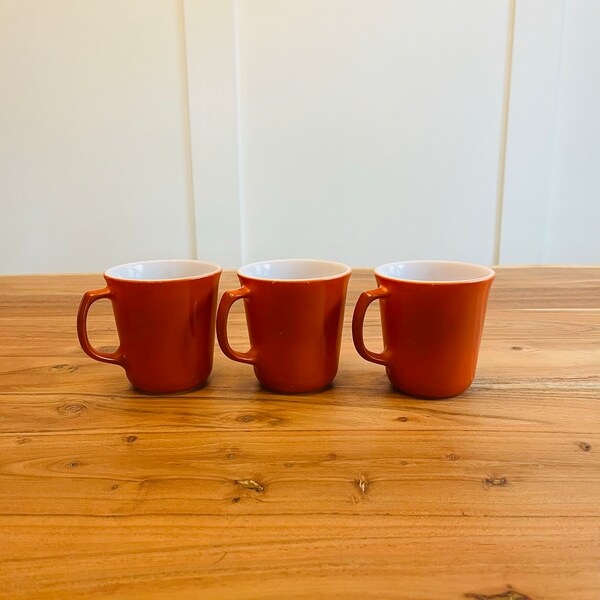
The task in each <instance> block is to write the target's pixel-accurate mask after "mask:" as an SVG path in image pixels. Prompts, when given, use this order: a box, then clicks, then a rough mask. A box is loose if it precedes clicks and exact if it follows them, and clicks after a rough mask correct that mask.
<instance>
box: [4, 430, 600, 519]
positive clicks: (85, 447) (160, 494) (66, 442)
mask: <svg viewBox="0 0 600 600" xmlns="http://www.w3.org/2000/svg"><path fill="white" fill-rule="evenodd" d="M598 448H600V435H599V434H590V433H586V432H581V433H579V434H576V433H570V434H566V433H533V432H526V433H514V432H507V431H501V432H494V431H480V432H474V431H461V430H460V429H459V428H458V427H454V428H452V429H449V430H447V431H445V432H443V433H440V432H438V431H413V432H411V431H407V432H404V433H403V434H402V435H398V434H397V433H396V432H373V431H361V432H360V434H356V433H354V432H352V433H349V432H336V431H325V432H304V431H297V432H293V433H291V434H290V432H278V431H275V430H274V431H272V432H269V434H268V435H265V433H264V432H263V431H257V432H243V433H242V432H228V431H225V432H217V431H208V432H194V431H187V432H186V433H185V435H184V436H178V435H173V434H172V433H155V432H152V433H148V434H142V433H140V434H135V433H131V434H126V435H122V434H93V433H89V432H85V433H83V434H79V433H76V434H71V433H68V434H61V435H51V434H28V435H27V436H23V435H4V436H0V456H2V457H3V462H2V465H1V466H0V514H5V515H8V514H15V515H16V514H35V515H44V514H56V515H61V514H75V515H130V514H178V515H181V514H230V515H236V514H271V515H272V514H287V513H291V514H313V513H316V514H331V513H342V514H353V513H355V512H356V511H357V510H359V511H360V514H381V515H385V514H394V515H462V514H466V515H479V516H485V515H497V516H501V515H504V516H506V515H509V516H534V515H537V516H539V515H543V516H552V515H554V516H557V517H558V516H568V515H586V516H600V502H599V501H598V498H600V453H599V452H598ZM240 482H242V483H240ZM243 482H256V485H255V484H253V483H243ZM361 482H363V483H362V484H361ZM361 485H362V487H361ZM441 499H443V501H441ZM357 505H359V506H357Z"/></svg>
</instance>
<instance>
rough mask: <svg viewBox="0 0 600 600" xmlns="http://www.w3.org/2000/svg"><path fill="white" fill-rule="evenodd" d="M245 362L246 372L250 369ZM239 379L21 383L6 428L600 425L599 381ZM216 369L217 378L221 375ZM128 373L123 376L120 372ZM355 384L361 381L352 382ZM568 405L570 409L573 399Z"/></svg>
mask: <svg viewBox="0 0 600 600" xmlns="http://www.w3.org/2000/svg"><path fill="white" fill-rule="evenodd" d="M242 371H243V372H242ZM220 375H222V376H223V377H225V376H228V377H229V378H230V379H229V381H230V382H231V383H232V384H233V385H231V387H225V386H223V385H221V386H216V384H215V386H212V385H210V386H207V387H206V388H204V389H202V390H196V391H194V392H190V393H188V394H178V395H173V396H161V397H153V398H148V397H147V396H144V395H142V394H138V393H136V392H135V391H134V390H132V389H129V388H128V387H127V386H126V385H125V384H123V382H122V381H120V380H119V381H115V387H117V386H120V387H121V388H123V390H122V391H121V392H119V391H115V392H114V393H113V394H109V393H105V392H103V391H102V390H101V389H100V390H99V391H98V392H97V393H94V392H87V393H86V392H78V391H77V390H74V391H73V392H70V393H69V392H65V393H35V392H33V393H26V392H23V393H18V394H17V393H15V394H8V393H7V394H4V395H2V396H1V398H0V435H3V434H17V433H20V434H23V435H25V436H26V435H28V434H29V433H42V432H54V433H68V432H86V433H119V432H121V433H135V434H139V433H142V432H143V433H152V432H169V431H170V432H173V433H178V432H179V433H183V432H188V431H199V430H201V431H223V430H225V431H226V430H230V431H236V432H243V431H264V432H271V431H354V430H357V429H358V430H360V431H395V432H398V433H400V434H403V433H404V432H407V431H422V430H429V431H442V432H443V431H445V430H447V429H448V428H452V427H459V428H460V429H461V430H462V431H467V430H472V431H478V430H486V431H519V432H525V431H537V432H552V431H561V432H573V433H578V432H582V431H585V432H589V433H600V402H599V394H598V390H597V388H596V387H594V386H593V385H590V386H588V387H583V386H582V387H569V386H565V387H562V388H561V387H558V386H554V385H551V384H550V383H547V385H541V384H540V385H538V386H532V387H530V388H526V387H523V386H519V385H517V384H506V385H504V386H500V385H495V386H490V387H485V384H481V385H480V384H477V385H475V386H474V387H473V388H471V390H469V391H468V392H467V393H465V394H463V395H462V396H461V397H460V398H456V399H454V400H446V401H436V402H431V401H429V400H419V399H415V398H409V397H406V396H403V395H401V394H398V393H397V392H395V391H394V390H392V389H391V388H390V387H389V386H388V385H387V384H386V380H385V379H384V378H383V379H382V376H381V373H378V372H375V371H374V372H373V373H371V374H370V375H369V377H368V378H367V377H363V378H362V385H363V387H362V388H360V389H357V388H355V391H354V394H350V393H346V394H344V393H343V392H344V388H343V387H342V384H343V381H344V377H343V376H340V379H339V381H341V382H342V383H337V384H336V386H335V387H334V388H332V389H330V390H327V391H325V392H322V393H320V394H312V395H302V396H285V395H276V394H272V393H271V392H267V391H264V390H261V389H259V388H258V386H257V385H256V384H255V383H254V381H253V379H251V375H250V374H249V373H248V372H247V370H246V369H240V373H239V375H238V376H237V377H235V378H234V377H233V376H232V375H231V374H225V373H221V374H220ZM220 375H219V373H217V374H216V375H215V381H216V380H218V379H219V378H220ZM117 377H120V376H117ZM348 385H352V384H351V383H349V384H348ZM567 406H568V410H565V407H567Z"/></svg>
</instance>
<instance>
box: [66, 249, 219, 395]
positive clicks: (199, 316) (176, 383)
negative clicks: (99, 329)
mask: <svg viewBox="0 0 600 600" xmlns="http://www.w3.org/2000/svg"><path fill="white" fill-rule="evenodd" d="M221 270H222V269H221V267H220V266H219V265H216V264H214V263H209V262H203V261H198V260H152V261H145V262H137V263H129V264H126V265H119V266H117V267H112V268H111V269H108V270H107V271H106V272H105V273H104V279H105V280H106V287H105V288H102V289H101V290H93V291H89V292H86V293H85V294H84V295H83V298H82V299H81V304H80V306H79V312H78V314H77V334H78V336H79V342H80V344H81V347H82V348H83V351H84V352H85V353H86V354H87V355H88V356H91V357H92V358H94V359H96V360H99V361H100V362H105V363H109V364H115V365H119V366H121V367H123V368H124V369H125V373H126V374H127V378H128V379H129V381H130V382H131V383H132V385H133V386H134V387H135V388H137V389H139V390H141V391H144V392H149V393H154V394H158V393H169V392H179V391H184V390H189V389H192V388H195V387H199V386H200V385H202V384H203V383H205V382H206V380H207V379H208V376H209V375H210V372H211V370H212V362H213V350H214V329H215V309H216V304H217V291H218V286H219V278H220V276H221ZM101 298H108V299H109V300H110V301H111V302H112V306H113V311H114V314H115V322H116V325H117V332H118V334H119V341H120V345H119V348H118V349H117V350H116V352H112V353H106V352H100V351H98V350H95V349H94V348H93V347H92V345H91V344H90V341H89V339H88V334H87V323H86V321H87V314H88V310H89V308H90V306H91V305H92V303H94V302H95V301H96V300H100V299H101Z"/></svg>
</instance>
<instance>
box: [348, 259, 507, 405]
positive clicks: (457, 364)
mask: <svg viewBox="0 0 600 600" xmlns="http://www.w3.org/2000/svg"><path fill="white" fill-rule="evenodd" d="M495 275H496V274H495V273H494V271H493V270H492V269H490V268H488V267H482V266H480V265H473V264H469V263H461V262H449V261H434V260H422V261H410V262H396V263H389V264H387V265H382V266H380V267H377V268H376V269H375V279H376V280H377V283H378V284H379V287H378V288H376V289H374V290H369V291H367V292H363V293H362V294H361V295H360V297H359V299H358V302H357V303H356V307H355V309H354V316H353V319H352V337H353V339H354V345H355V346H356V350H357V351H358V353H359V354H360V355H361V356H362V357H363V358H364V359H365V360H368V361H371V362H374V363H376V364H378V365H383V366H385V368H386V372H387V376H388V378H389V380H390V382H391V383H392V385H393V386H394V387H395V388H397V389H398V390H400V391H402V392H404V393H406V394H408V395H411V396H418V397H422V398H448V397H450V396H457V395H458V394H462V392H464V391H465V390H466V389H467V388H468V387H469V386H470V385H471V383H472V382H473V379H474V377H475V369H476V367H477V357H478V354H479V344H480V341H481V334H482V331H483V322H484V320H485V310H486V305H487V299H488V295H489V291H490V287H491V286H492V281H493V279H494V277H495ZM374 300H380V301H381V325H382V332H383V346H384V350H383V352H381V353H376V352H371V351H370V350H367V348H366V347H365V342H364V339H363V324H364V319H365V312H366V310H367V307H368V306H369V304H370V303H371V302H373V301H374Z"/></svg>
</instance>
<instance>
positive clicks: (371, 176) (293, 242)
mask: <svg viewBox="0 0 600 600" xmlns="http://www.w3.org/2000/svg"><path fill="white" fill-rule="evenodd" d="M508 26H509V3H508V2H503V1H497V2H480V1H479V0H456V1H453V2H446V1H443V0H426V1H421V2H413V1H412V0H405V1H400V0H376V1H372V0H371V1H367V0H361V1H357V0H354V1H348V0H328V1H327V2H323V1H321V0H277V1H275V0H238V2H237V27H236V28H237V51H238V55H237V56H238V69H239V90H238V91H239V105H240V128H241V152H240V156H241V163H242V164H241V167H242V173H243V177H242V179H241V185H242V194H241V200H242V210H243V213H244V220H243V227H244V229H245V232H244V235H245V246H244V247H243V248H242V256H243V258H244V260H246V261H250V260H259V259H263V258H272V257H282V256H283V257H285V256H308V257H329V258H334V259H339V260H343V261H346V262H348V263H351V264H353V265H356V266H361V265H362V266H366V265H375V264H378V263H381V262H385V261H391V260H399V259H409V258H415V259H417V258H424V257H439V258H447V259H462V260H471V261H477V262H482V263H490V262H492V259H493V253H494V233H495V213H496V199H497V189H498V188H497V185H498V165H499V156H500V148H501V132H502V103H503V94H504V75H505V66H506V64H505V63H506V48H507V38H508Z"/></svg>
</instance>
